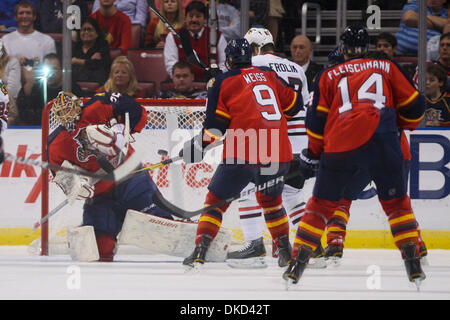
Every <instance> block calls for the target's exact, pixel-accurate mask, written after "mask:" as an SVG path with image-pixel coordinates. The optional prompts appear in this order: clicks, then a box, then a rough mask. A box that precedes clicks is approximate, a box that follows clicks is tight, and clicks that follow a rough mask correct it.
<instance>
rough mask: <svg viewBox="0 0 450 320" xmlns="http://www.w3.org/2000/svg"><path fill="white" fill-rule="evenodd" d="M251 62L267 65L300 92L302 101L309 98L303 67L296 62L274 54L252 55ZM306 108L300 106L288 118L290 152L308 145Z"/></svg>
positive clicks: (257, 64) (298, 151) (306, 100)
mask: <svg viewBox="0 0 450 320" xmlns="http://www.w3.org/2000/svg"><path fill="white" fill-rule="evenodd" d="M252 64H253V65H254V66H257V67H269V68H270V69H272V70H273V71H275V73H276V74H277V75H278V76H279V77H280V78H281V79H283V80H284V81H286V82H287V83H288V85H289V86H291V87H292V88H294V90H296V91H297V92H298V93H299V94H301V96H302V99H303V103H304V104H306V103H307V102H308V98H309V92H308V90H309V88H308V81H307V79H306V76H305V72H304V71H303V68H302V67H301V66H299V65H298V64H297V63H295V62H293V61H290V60H288V59H284V58H281V57H279V56H277V55H275V54H270V53H268V54H263V55H258V56H254V57H253V58H252ZM305 115H306V110H305V109H304V108H302V109H301V110H300V111H299V112H298V113H297V114H296V115H295V116H294V117H292V118H291V119H288V122H287V128H288V136H289V140H290V141H291V145H292V153H294V154H299V153H300V152H301V151H302V150H303V149H305V148H307V147H308V138H307V136H306V128H305Z"/></svg>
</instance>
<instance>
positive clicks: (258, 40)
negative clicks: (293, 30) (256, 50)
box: [244, 28, 274, 48]
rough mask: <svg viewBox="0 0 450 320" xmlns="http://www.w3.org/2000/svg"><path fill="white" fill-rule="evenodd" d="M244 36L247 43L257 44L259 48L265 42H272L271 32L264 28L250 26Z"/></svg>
mask: <svg viewBox="0 0 450 320" xmlns="http://www.w3.org/2000/svg"><path fill="white" fill-rule="evenodd" d="M244 38H245V40H247V41H248V43H250V44H254V45H257V46H258V47H260V48H261V47H264V46H265V45H266V44H274V43H273V37H272V34H271V33H270V31H269V30H267V29H265V28H250V29H249V30H248V31H247V33H246V34H245V36H244Z"/></svg>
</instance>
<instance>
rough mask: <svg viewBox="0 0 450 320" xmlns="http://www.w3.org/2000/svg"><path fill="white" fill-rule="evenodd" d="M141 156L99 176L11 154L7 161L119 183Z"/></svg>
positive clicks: (7, 156)
mask: <svg viewBox="0 0 450 320" xmlns="http://www.w3.org/2000/svg"><path fill="white" fill-rule="evenodd" d="M140 158H141V155H140V154H138V153H136V152H135V153H134V154H133V155H131V156H130V157H129V158H128V159H127V161H125V162H124V163H123V164H122V165H121V166H120V167H118V168H117V169H115V170H114V171H112V172H110V173H107V174H99V173H94V172H89V171H84V170H78V169H72V168H66V167H63V166H58V165H56V164H52V163H49V162H43V161H39V160H33V159H26V158H23V157H16V156H13V155H10V154H6V155H5V160H9V161H14V162H18V163H22V164H27V165H32V166H37V167H41V168H44V169H48V170H52V171H65V172H69V173H72V174H76V175H79V176H85V177H89V178H94V179H99V180H106V181H116V182H117V181H119V180H121V179H122V178H124V177H125V176H127V175H128V174H129V173H130V172H131V171H132V170H134V169H135V168H136V167H137V166H138V165H139V162H140Z"/></svg>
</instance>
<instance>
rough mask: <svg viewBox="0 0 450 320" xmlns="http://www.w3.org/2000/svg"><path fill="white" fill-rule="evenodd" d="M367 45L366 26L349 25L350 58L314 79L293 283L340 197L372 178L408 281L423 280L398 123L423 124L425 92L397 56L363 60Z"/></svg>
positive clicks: (344, 40)
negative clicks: (305, 194)
mask: <svg viewBox="0 0 450 320" xmlns="http://www.w3.org/2000/svg"><path fill="white" fill-rule="evenodd" d="M368 45H369V35H368V33H367V30H365V28H364V27H362V26H353V27H348V28H346V29H345V31H344V33H343V34H342V35H341V50H342V52H343V54H344V58H345V60H346V61H345V63H343V64H339V65H336V66H334V67H331V68H328V69H326V70H324V71H323V72H322V73H321V74H320V76H319V77H318V79H317V82H316V85H315V88H314V91H313V94H314V96H313V99H312V100H310V101H311V104H310V106H309V107H308V110H307V115H306V128H307V133H308V139H309V144H308V149H305V150H304V151H303V152H302V162H301V168H302V170H303V171H304V174H305V175H312V174H314V170H315V169H316V168H317V166H318V171H317V177H316V182H315V185H314V190H313V196H312V197H311V198H310V199H309V201H308V203H307V205H306V212H305V215H304V216H303V218H302V220H301V222H300V224H299V227H298V230H297V235H296V238H295V241H294V246H293V250H292V261H291V264H290V265H289V267H288V269H287V270H286V272H285V273H284V274H283V279H285V280H286V281H287V284H288V285H289V284H291V283H297V282H298V281H299V279H300V277H301V275H302V273H303V271H304V269H305V267H306V264H307V262H308V260H309V258H310V257H311V255H312V253H313V251H314V250H315V249H316V247H317V246H318V245H319V243H320V240H321V237H322V234H323V232H324V230H325V228H326V224H327V221H328V220H329V219H330V218H331V217H332V215H333V213H334V212H335V211H336V208H337V205H338V203H339V200H340V199H342V198H348V196H349V198H350V199H353V198H354V197H355V195H358V194H359V193H360V192H361V191H362V190H363V188H364V187H365V186H366V185H367V184H368V183H369V182H370V181H374V182H375V184H376V186H377V193H378V198H379V201H380V204H381V206H382V208H383V210H384V211H385V213H386V215H387V217H388V220H389V224H390V226H391V232H392V235H393V237H394V242H395V244H396V246H397V247H398V248H399V249H400V251H401V254H402V257H403V259H404V263H405V267H406V271H407V275H408V278H409V280H410V281H411V282H416V284H417V285H419V284H420V282H421V281H422V280H423V279H425V274H424V272H423V271H422V268H421V263H420V258H419V231H418V227H417V222H416V219H415V216H414V213H413V210H412V208H411V201H410V199H409V197H408V195H407V193H406V191H407V190H406V184H405V181H404V176H405V175H404V171H405V165H404V161H403V155H402V150H401V146H400V139H399V138H398V130H399V128H403V129H409V130H414V129H416V128H417V127H418V125H419V123H420V121H421V119H422V118H423V114H424V108H425V106H424V98H423V96H422V95H420V94H419V92H418V91H417V90H416V89H415V87H414V85H413V84H412V83H411V82H410V80H409V79H408V78H407V76H405V75H404V74H403V73H402V71H401V69H400V68H399V67H397V65H396V64H395V63H394V62H393V61H391V60H386V59H372V58H362V57H363V56H364V54H365V53H366V52H367V49H368ZM319 159H320V160H319Z"/></svg>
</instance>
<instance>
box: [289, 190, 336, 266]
mask: <svg viewBox="0 0 450 320" xmlns="http://www.w3.org/2000/svg"><path fill="white" fill-rule="evenodd" d="M336 206H337V204H336V203H333V202H331V201H327V200H322V199H319V198H317V197H315V196H312V197H311V198H310V199H309V200H308V203H307V204H306V210H305V215H304V216H303V217H302V219H301V221H300V224H299V225H298V229H297V233H296V235H295V240H294V246H293V248H292V257H293V258H294V257H295V256H296V255H297V251H298V248H299V247H300V246H301V245H303V244H304V245H307V246H308V247H311V249H312V250H313V251H315V250H316V248H317V247H318V246H319V245H320V239H321V238H322V234H323V233H324V231H325V228H326V224H327V219H328V218H329V217H331V216H332V215H333V212H334V211H335V210H336Z"/></svg>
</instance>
